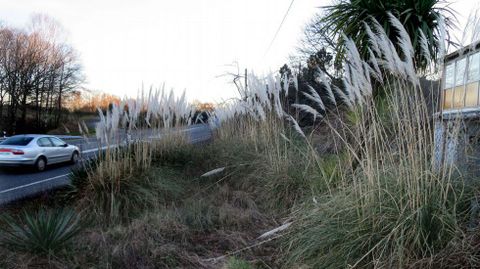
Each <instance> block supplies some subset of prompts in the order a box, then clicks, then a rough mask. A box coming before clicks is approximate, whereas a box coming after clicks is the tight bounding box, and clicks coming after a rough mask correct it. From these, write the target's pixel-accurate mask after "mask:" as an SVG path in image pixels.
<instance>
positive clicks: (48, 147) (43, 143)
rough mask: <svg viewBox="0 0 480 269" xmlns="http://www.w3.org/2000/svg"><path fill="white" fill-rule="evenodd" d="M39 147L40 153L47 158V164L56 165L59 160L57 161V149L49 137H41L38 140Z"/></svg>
mask: <svg viewBox="0 0 480 269" xmlns="http://www.w3.org/2000/svg"><path fill="white" fill-rule="evenodd" d="M37 145H38V146H39V147H40V152H41V154H43V155H44V156H45V157H47V162H48V163H49V164H52V163H56V162H57V161H58V160H56V159H55V156H56V155H57V154H56V153H55V151H56V148H55V147H54V145H53V143H52V141H50V139H48V137H41V138H39V139H38V140H37Z"/></svg>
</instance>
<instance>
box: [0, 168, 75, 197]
mask: <svg viewBox="0 0 480 269" xmlns="http://www.w3.org/2000/svg"><path fill="white" fill-rule="evenodd" d="M70 174H71V173H68V174H64V175H60V176H56V177H51V178H47V179H43V180H40V181H35V182H32V183H29V184H25V185H21V186H17V187H14V188H10V189H6V190H3V191H0V194H4V193H7V192H10V191H15V190H18V189H23V188H26V187H30V186H33V185H37V184H40V183H43V182H47V181H50V180H54V179H57V178H62V177H66V176H68V175H70Z"/></svg>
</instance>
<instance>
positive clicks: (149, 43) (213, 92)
mask: <svg viewBox="0 0 480 269" xmlns="http://www.w3.org/2000/svg"><path fill="white" fill-rule="evenodd" d="M330 2H331V0H296V1H294V2H293V5H292V7H291V10H290V12H289V13H288V16H287V17H286V20H285V22H284V24H283V26H282V28H281V29H280V32H279V34H278V36H277V38H276V39H275V41H274V42H273V44H272V45H271V46H270V43H271V41H272V39H273V37H274V34H275V32H276V30H277V28H278V27H279V25H280V23H281V21H282V18H283V17H284V15H285V12H286V11H287V9H288V7H289V5H290V3H291V0H242V1H238V0H168V1H167V0H0V21H3V22H4V23H6V24H7V25H11V26H16V27H23V26H25V25H27V23H28V21H29V19H30V17H31V15H32V14H33V13H43V14H47V15H49V16H51V17H53V18H54V19H56V20H57V21H59V22H60V23H61V24H62V25H63V27H64V28H65V29H66V31H67V36H68V40H69V42H70V43H71V44H72V45H73V47H74V48H75V49H76V50H77V52H78V54H79V56H80V61H81V64H82V66H83V72H84V74H85V77H86V83H85V84H84V86H85V87H86V88H87V89H91V90H98V91H105V92H108V93H112V94H116V95H118V96H135V95H136V93H137V91H138V90H139V89H140V88H141V87H142V85H144V87H145V88H149V87H150V86H153V87H161V85H162V84H163V83H165V85H166V88H167V90H169V89H170V88H174V89H175V91H176V92H177V93H178V94H180V93H181V92H182V91H183V90H184V89H186V90H187V97H188V98H189V99H190V100H191V101H193V100H199V101H202V102H221V101H222V100H226V99H228V98H231V97H233V96H236V95H237V92H236V88H235V86H234V85H233V84H232V83H231V78H230V77H228V76H225V74H226V73H228V72H236V70H237V69H236V67H232V65H235V64H238V66H239V67H240V70H244V69H245V68H248V70H253V71H254V72H256V73H258V74H265V73H268V72H271V71H277V70H278V69H279V68H280V66H282V65H283V64H284V63H287V62H288V58H289V55H291V54H293V53H294V52H295V47H296V46H297V45H298V41H299V40H300V39H301V37H302V32H303V28H304V26H305V25H306V24H307V23H308V22H309V20H310V19H311V18H312V16H313V15H314V14H315V13H316V12H318V7H320V6H325V5H328V4H329V3H330ZM477 2H478V0H456V1H455V2H453V3H452V5H451V7H452V8H453V9H454V10H456V11H457V12H458V14H459V16H458V17H459V20H460V24H464V21H465V20H466V17H468V14H469V12H470V10H471V9H472V7H473V6H475V5H477ZM269 48H270V49H269ZM242 72H243V71H242Z"/></svg>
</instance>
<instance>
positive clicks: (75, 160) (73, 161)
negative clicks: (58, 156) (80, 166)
mask: <svg viewBox="0 0 480 269" xmlns="http://www.w3.org/2000/svg"><path fill="white" fill-rule="evenodd" d="M78 159H79V154H78V152H76V151H75V152H73V154H72V158H70V163H71V164H76V163H78Z"/></svg>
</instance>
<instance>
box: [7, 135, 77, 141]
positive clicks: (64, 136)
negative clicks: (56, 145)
mask: <svg viewBox="0 0 480 269" xmlns="http://www.w3.org/2000/svg"><path fill="white" fill-rule="evenodd" d="M53 136H55V137H58V138H60V139H62V140H81V139H85V137H83V136H76V135H53ZM7 138H8V136H7V137H0V142H2V141H3V140H5V139H7Z"/></svg>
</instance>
